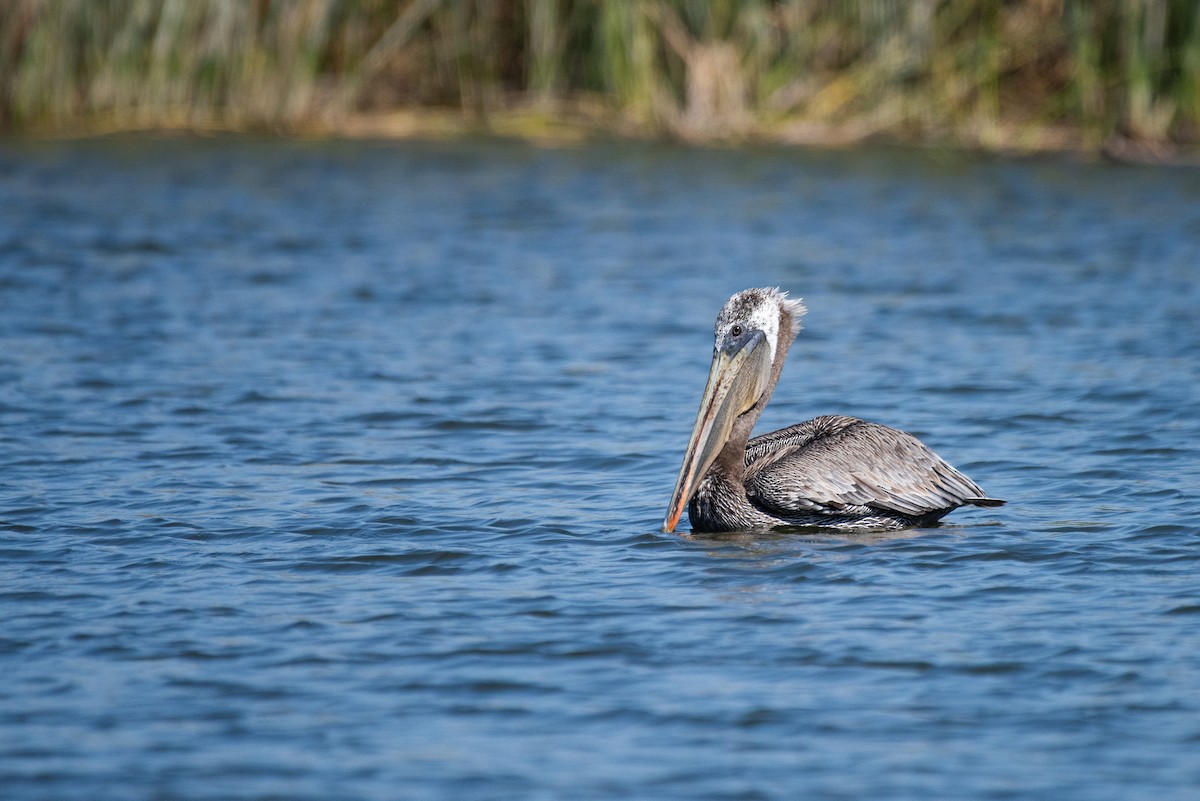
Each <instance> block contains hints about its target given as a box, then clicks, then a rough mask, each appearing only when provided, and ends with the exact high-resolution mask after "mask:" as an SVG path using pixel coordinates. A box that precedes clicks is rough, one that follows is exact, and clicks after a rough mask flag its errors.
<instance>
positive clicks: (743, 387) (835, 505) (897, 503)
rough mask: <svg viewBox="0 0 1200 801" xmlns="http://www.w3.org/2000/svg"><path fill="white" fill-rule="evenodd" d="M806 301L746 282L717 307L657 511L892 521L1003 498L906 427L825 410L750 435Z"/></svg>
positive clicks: (829, 524) (900, 524)
mask: <svg viewBox="0 0 1200 801" xmlns="http://www.w3.org/2000/svg"><path fill="white" fill-rule="evenodd" d="M804 312H805V308H804V304H803V303H802V302H801V301H799V300H793V299H789V298H788V296H787V293H785V292H781V291H780V290H778V289H746V290H743V291H741V292H738V293H737V294H736V295H734V296H733V297H731V298H730V299H729V301H728V302H727V303H726V304H725V306H724V308H722V309H721V313H720V314H718V315H717V323H716V326H715V329H714V333H715V335H716V343H715V345H714V348H713V360H712V367H711V368H710V369H709V373H708V384H707V385H706V386H705V388H704V396H703V397H702V398H701V400H700V411H699V413H698V414H697V415H696V424H695V426H694V427H693V428H692V436H691V439H689V440H688V446H687V452H686V454H685V455H684V458H683V466H682V467H681V468H680V470H679V478H678V479H677V480H676V481H675V492H674V494H673V495H672V496H671V505H670V506H669V507H668V508H667V516H666V519H665V520H664V521H663V527H662V530H663V531H667V532H670V531H674V530H675V526H676V525H677V524H678V523H679V518H680V517H681V516H682V515H683V509H684V507H685V506H686V507H687V510H688V518H689V519H690V520H691V521H692V529H693V531H700V532H722V531H741V530H746V529H755V528H768V527H778V526H817V527H822V528H837V529H892V530H894V529H901V528H907V527H909V526H924V525H930V524H932V523H934V522H936V521H938V520H940V519H941V518H942V517H944V516H945V515H947V514H949V513H950V512H951V511H953V510H954V509H957V508H958V507H960V506H966V505H972V506H1002V505H1003V504H1004V501H1001V500H998V499H996V498H989V497H987V495H985V494H984V491H983V490H982V489H981V488H980V487H979V485H978V484H976V483H975V482H974V481H972V480H971V479H969V478H967V477H966V476H965V475H963V474H962V473H960V472H959V471H958V470H956V469H954V468H953V467H951V466H950V465H949V464H947V463H946V462H945V461H944V460H943V459H942V458H941V457H939V456H938V455H937V454H935V453H934V452H933V451H931V450H930V449H929V448H928V447H926V446H925V444H924V443H922V442H921V441H920V440H918V439H917V438H916V437H914V436H912V435H911V434H906V433H904V432H903V431H897V430H895V429H893V428H888V427H887V426H882V425H879V424H877V423H868V422H866V421H864V420H858V419H855V418H853V417H842V416H840V415H826V416H822V417H817V418H814V419H812V420H809V421H808V422H805V423H800V424H798V425H794V426H790V427H789V428H783V429H780V430H779V431H772V432H771V433H770V434H763V435H762V436H758V437H755V438H754V439H750V432H751V430H752V429H753V428H754V424H755V423H756V422H757V421H758V417H759V415H760V414H762V410H763V408H764V407H765V406H766V405H767V401H768V400H770V398H771V393H772V392H774V391H775V385H776V383H778V381H779V373H780V371H781V370H782V369H783V362H784V360H785V359H786V358H787V352H788V348H789V347H790V346H791V344H792V342H793V340H795V338H796V334H797V333H799V331H800V318H801V317H802V316H803V315H804Z"/></svg>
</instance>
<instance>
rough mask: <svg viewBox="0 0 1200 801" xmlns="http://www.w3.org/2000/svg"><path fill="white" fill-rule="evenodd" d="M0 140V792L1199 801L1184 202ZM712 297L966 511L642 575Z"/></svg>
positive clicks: (953, 166) (524, 156)
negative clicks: (776, 332)
mask: <svg viewBox="0 0 1200 801" xmlns="http://www.w3.org/2000/svg"><path fill="white" fill-rule="evenodd" d="M0 145H2V147H0V610H2V616H0V671H3V675H4V677H5V679H4V681H3V683H2V685H0V795H2V796H3V797H4V798H5V799H10V800H13V801H17V800H23V799H89V800H90V801H103V800H105V799H122V800H126V799H268V798H280V799H281V798H286V799H297V800H300V799H329V798H338V799H396V798H402V799H466V798H472V799H475V798H478V799H566V798H570V799H618V798H620V799H624V798H655V799H776V798H778V799H792V798H801V797H803V798H809V799H877V798H889V799H904V798H912V799H917V798H919V799H947V800H948V801H949V800H950V799H964V798H988V799H991V798H994V799H1009V798H1014V799H1045V798H1055V799H1060V800H1063V799H1087V801H1097V800H1098V799H1122V800H1123V801H1126V800H1128V799H1155V801H1162V800H1163V799H1192V798H1195V797H1196V792H1197V790H1198V788H1200V579H1198V573H1200V524H1198V523H1197V512H1198V511H1200V502H1198V500H1197V488H1198V487H1200V458H1197V457H1198V456H1200V445H1198V443H1200V393H1198V392H1197V387H1198V386H1200V347H1198V346H1200V336H1198V334H1200V322H1198V321H1200V315H1198V314H1197V312H1196V309H1197V308H1198V307H1200V281H1197V271H1198V269H1200V173H1198V172H1197V171H1194V170H1166V169H1151V168H1119V167H1110V166H1084V165H1074V164H1067V163H1061V162H1028V163H1010V162H988V161H977V160H971V159H963V158H956V157H950V156H944V155H942V156H931V155H921V154H898V153H888V152H847V153H826V154H803V153H796V152H791V151H729V152H721V151H688V150H675V149H669V148H657V147H618V146H599V147H595V148H592V149H585V150H566V151H549V150H537V149H532V148H529V147H525V146H522V145H517V144H511V143H508V144H506V143H496V142H492V143H483V142H481V143H458V144H445V145H434V144H373V143H360V144H328V143H281V142H274V141H255V140H229V141H227V140H219V139H218V140H199V141H196V140H168V141H160V140H136V139H135V140H117V141H94V142H85V143H57V144H44V143H43V144H37V143H29V142H20V141H7V142H3V143H0ZM752 285H780V286H783V287H784V288H786V289H789V290H791V291H792V292H793V294H795V295H799V296H803V297H804V298H805V299H806V301H807V304H808V306H809V308H810V310H811V311H810V313H809V316H808V318H807V329H806V330H805V331H804V332H803V333H802V334H801V338H800V340H798V342H797V345H796V346H795V347H794V348H793V351H792V355H791V359H790V363H789V365H788V367H787V369H786V370H785V371H784V374H783V379H782V381H781V385H780V388H779V391H778V392H777V393H776V394H775V399H774V400H773V402H772V404H771V406H770V407H769V408H768V410H767V413H766V414H765V415H764V418H763V420H762V421H761V423H760V426H759V431H766V430H770V429H772V428H776V427H780V426H783V425H787V424H790V423H792V422H796V421H799V420H801V419H806V418H807V417H810V416H812V415H815V414H819V413H826V412H840V413H847V414H854V415H858V416H862V417H866V418H868V419H873V420H877V421H879V422H883V423H887V424H890V425H893V426H897V427H900V428H904V429H907V430H910V431H913V432H914V433H916V434H918V435H919V436H921V437H922V438H923V439H925V440H926V441H927V442H928V443H929V444H930V445H931V446H932V447H934V448H935V449H936V450H937V451H938V452H939V453H941V454H942V455H943V456H945V457H946V458H947V459H948V460H950V461H951V462H952V463H954V464H956V465H957V466H959V467H960V468H962V469H963V470H964V471H966V472H967V473H968V474H969V475H971V476H972V477H973V478H975V479H976V480H977V481H979V482H980V483H981V484H982V485H983V486H984V488H985V489H986V490H987V491H988V492H989V493H991V494H993V495H996V496H999V497H1004V498H1007V499H1008V500H1009V505H1008V506H1006V507H1004V508H1001V509H971V510H960V511H958V512H956V513H954V514H953V515H951V516H950V517H949V518H948V519H947V520H946V522H945V524H943V525H942V526H940V527H938V528H932V529H925V530H915V531H908V532H903V533H901V534H899V535H890V536H870V535H849V536H847V535H843V536H833V535H829V536H823V535H816V534H808V535H796V534H791V535H770V534H758V535H743V536H727V537H721V538H695V539H689V538H681V537H676V536H670V535H662V534H659V533H658V532H657V527H658V524H659V523H660V521H661V519H662V515H663V512H664V510H665V507H666V503H667V500H668V496H669V494H670V491H671V487H672V484H673V482H674V478H675V473H676V471H677V469H678V467H679V461H680V459H681V458H682V453H683V448H684V445H685V444H686V440H687V435H688V431H689V428H690V425H691V422H692V419H693V417H694V414H695V406H696V403H697V401H698V399H699V394H700V391H701V389H702V387H703V383H704V378H705V374H706V371H707V367H708V359H709V353H710V348H711V339H710V336H711V335H710V333H709V332H710V330H711V325H712V320H713V318H714V316H715V314H716V312H717V310H718V308H719V307H720V305H721V303H722V302H723V301H724V300H725V298H726V297H728V295H730V294H731V293H732V292H734V291H736V290H738V289H742V288H744V287H746V286H752Z"/></svg>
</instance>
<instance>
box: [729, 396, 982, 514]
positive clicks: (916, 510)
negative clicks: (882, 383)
mask: <svg viewBox="0 0 1200 801" xmlns="http://www.w3.org/2000/svg"><path fill="white" fill-rule="evenodd" d="M745 483H746V494H747V497H748V498H749V500H750V502H751V503H752V504H754V505H755V506H757V507H759V508H760V509H762V510H763V511H764V512H767V513H768V514H772V515H775V516H777V517H781V518H787V517H789V516H803V515H812V514H813V513H814V512H817V513H827V514H830V515H837V514H844V513H861V512H864V511H870V510H882V511H888V512H896V513H899V514H902V515H909V516H912V517H922V516H925V515H929V514H931V513H934V512H939V511H940V512H943V513H944V512H945V511H948V510H950V509H953V508H955V507H957V506H962V505H963V504H965V503H972V502H975V501H979V500H990V499H986V498H985V497H984V493H983V490H982V489H980V488H979V486H978V485H977V484H975V482H973V481H971V479H969V478H967V477H966V476H964V475H963V474H962V473H960V472H958V471H957V470H955V469H954V468H953V467H951V466H950V465H949V464H947V463H946V462H945V461H943V460H942V459H941V458H940V457H939V456H938V455H937V454H935V453H934V452H933V451H931V450H930V449H929V448H927V447H926V446H925V445H924V444H923V443H922V442H920V441H919V440H917V439H916V438H915V437H913V436H912V435H910V434H906V433H904V432H903V431H896V430H895V429H892V428H888V427H886V426H881V425H878V424H875V423H868V422H865V421H863V420H857V419H855V418H853V417H841V416H825V417H817V418H815V419H813V420H809V421H808V422H805V423H800V424H799V425H795V426H791V427H790V428H784V429H780V430H779V431H774V432H772V433H770V434H764V435H763V436H761V437H755V438H754V439H752V440H750V441H749V442H748V443H747V445H746V476H745Z"/></svg>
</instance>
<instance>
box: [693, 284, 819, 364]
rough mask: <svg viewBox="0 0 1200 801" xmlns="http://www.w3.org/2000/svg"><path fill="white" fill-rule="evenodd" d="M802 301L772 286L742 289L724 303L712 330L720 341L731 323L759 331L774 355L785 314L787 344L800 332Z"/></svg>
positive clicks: (803, 310)
mask: <svg viewBox="0 0 1200 801" xmlns="http://www.w3.org/2000/svg"><path fill="white" fill-rule="evenodd" d="M805 311H806V309H805V308H804V302H803V301H802V300H801V299H800V298H796V299H794V300H793V299H790V298H788V296H787V293H786V292H784V291H782V290H780V289H778V288H775V287H763V288H758V289H743V290H742V291H741V292H738V293H737V294H736V295H734V296H733V297H731V298H730V299H729V300H727V301H726V302H725V305H724V306H723V307H722V308H721V313H720V314H718V315H717V323H716V326H715V327H714V329H713V334H714V335H715V336H716V340H717V343H718V344H720V343H721V342H722V341H723V340H724V338H725V336H726V335H727V334H728V333H729V329H731V328H732V327H733V326H734V325H742V326H745V327H747V328H750V329H757V330H759V331H762V332H763V334H764V335H765V336H766V339H767V344H768V345H769V346H770V348H771V358H772V359H774V358H775V354H776V353H778V345H779V325H780V322H781V321H782V320H783V318H784V316H785V315H786V316H787V318H788V320H789V321H790V323H791V330H790V331H785V332H784V336H786V337H788V344H791V341H792V340H793V339H795V338H796V334H798V333H800V319H801V318H802V317H803V316H804V312H805Z"/></svg>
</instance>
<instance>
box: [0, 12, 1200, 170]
mask: <svg viewBox="0 0 1200 801" xmlns="http://www.w3.org/2000/svg"><path fill="white" fill-rule="evenodd" d="M120 130H195V131H206V130H220V131H253V132H272V133H277V134H286V135H304V136H358V135H375V136H450V135H458V134H462V133H478V132H490V133H499V134H501V135H506V136H521V137H523V138H531V139H534V140H545V141H579V140H581V139H587V138H589V137H608V136H628V137H648V138H663V139H674V140H681V141H685V142H696V143H739V142H779V143H791V144H808V145H826V146H828V145H847V144H854V143H857V142H862V141H870V140H877V139H884V140H887V141H894V142H902V143H910V144H922V145H924V144H932V145H937V146H950V147H958V148H968V149H980V150H987V151H1002V152H1040V151H1047V150H1050V151H1072V152H1078V153H1085V154H1103V155H1109V156H1112V157H1114V158H1132V159H1137V160H1172V159H1176V158H1179V157H1181V156H1183V157H1190V156H1192V155H1194V154H1195V152H1196V150H1197V148H1198V147H1200V5H1198V4H1196V3H1195V2H1193V1H1192V0H1095V1H1094V2H1086V1H1085V0H1007V1H1006V0H911V2H896V1H895V0H861V1H860V2H850V1H849V0H792V1H791V2H783V1H776V2H768V1H767V0H743V1H742V2H734V0H712V2H699V1H698V0H498V1H497V2H486V1H485V0H255V2H250V0H245V1H243V0H5V2H3V3H0V131H4V132H9V133H14V132H16V133H26V134H32V135H64V134H66V135H71V134H89V133H96V132H106V131H120Z"/></svg>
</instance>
